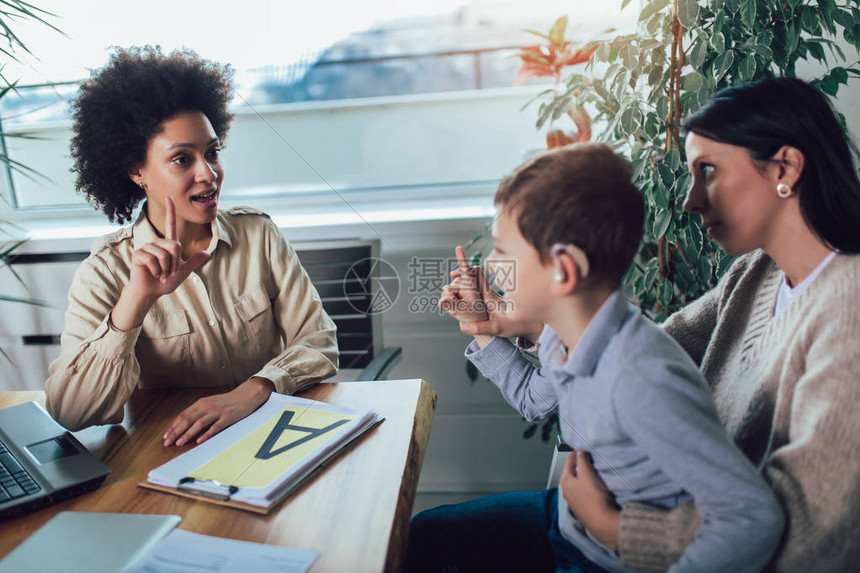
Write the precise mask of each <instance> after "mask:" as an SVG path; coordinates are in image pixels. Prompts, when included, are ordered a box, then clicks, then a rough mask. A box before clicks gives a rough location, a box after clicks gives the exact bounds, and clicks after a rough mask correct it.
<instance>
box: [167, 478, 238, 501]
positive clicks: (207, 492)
mask: <svg viewBox="0 0 860 573" xmlns="http://www.w3.org/2000/svg"><path fill="white" fill-rule="evenodd" d="M189 484H201V485H202V484H207V486H208V484H213V485H214V486H215V487H217V488H224V489H225V490H226V491H224V492H218V491H212V490H211V489H204V488H203V487H195V486H194V485H189ZM209 487H211V486H209ZM176 489H178V490H180V491H185V492H188V493H193V494H196V495H202V496H203V497H208V498H211V499H217V500H219V501H230V497H231V496H232V495H233V494H234V493H236V492H237V491H239V488H238V487H236V486H235V485H227V484H223V483H220V482H218V481H216V480H214V479H206V480H198V479H195V478H193V477H190V476H185V477H184V478H182V479H181V480H179V483H178V484H177V485H176Z"/></svg>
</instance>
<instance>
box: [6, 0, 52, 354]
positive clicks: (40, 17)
mask: <svg viewBox="0 0 860 573" xmlns="http://www.w3.org/2000/svg"><path fill="white" fill-rule="evenodd" d="M52 17H55V15H54V14H52V13H50V12H46V11H45V10H42V9H40V8H37V7H35V6H33V5H32V4H29V3H28V2H24V1H22V0H0V53H2V56H0V99H2V98H4V97H9V95H10V94H12V93H14V92H15V87H16V84H17V82H16V81H11V82H10V81H9V80H8V79H7V78H6V76H5V75H4V73H3V71H4V68H5V64H6V63H8V62H10V61H15V62H20V59H19V54H21V53H22V52H23V53H26V54H31V55H32V52H30V50H29V49H28V48H27V46H26V45H24V43H23V42H22V41H21V39H20V38H19V37H18V36H17V35H16V34H15V32H14V31H13V29H12V28H13V25H14V23H15V22H21V21H23V20H32V21H35V22H38V23H40V24H44V25H45V26H48V27H50V28H52V29H54V30H56V31H57V32H60V30H59V29H58V28H56V27H55V26H54V25H52V24H51V23H50V22H48V21H47V20H46V18H52ZM60 33H62V32H60ZM4 59H5V62H3V61H2V60H4ZM7 137H13V134H9V133H4V132H3V123H2V118H0V166H2V167H3V168H6V169H9V170H10V171H11V170H15V171H17V172H19V173H21V174H23V175H25V176H27V177H41V175H40V174H39V173H37V172H36V171H34V170H33V169H31V168H30V167H28V166H26V165H24V164H23V163H21V162H19V161H16V160H14V159H13V158H11V157H9V155H8V154H7V152H6V145H5V138H7ZM14 137H31V136H28V135H27V134H21V133H18V134H14ZM7 192H8V190H7V189H2V190H0V199H2V200H3V201H4V202H6V204H7V205H11V202H10V200H9V197H8V196H7ZM23 235H24V233H23V230H22V229H21V228H20V227H18V226H17V225H15V224H14V223H12V222H11V221H7V220H4V219H2V218H0V269H3V268H6V269H7V270H8V271H9V272H11V273H12V275H13V276H14V277H15V278H16V279H18V280H19V281H20V280H21V279H20V277H18V275H17V274H16V273H15V270H14V269H13V268H12V267H11V266H9V263H10V261H11V260H12V259H13V258H14V256H15V250H16V249H17V248H18V247H20V246H21V245H22V244H23V243H25V242H26V240H27V239H26V238H25V237H24V236H23ZM0 301H8V302H21V303H27V304H42V303H41V302H40V301H37V300H34V299H31V298H24V297H19V296H13V295H7V294H4V293H2V292H0ZM0 354H2V355H3V356H4V357H7V358H8V356H6V353H5V352H4V351H3V349H0Z"/></svg>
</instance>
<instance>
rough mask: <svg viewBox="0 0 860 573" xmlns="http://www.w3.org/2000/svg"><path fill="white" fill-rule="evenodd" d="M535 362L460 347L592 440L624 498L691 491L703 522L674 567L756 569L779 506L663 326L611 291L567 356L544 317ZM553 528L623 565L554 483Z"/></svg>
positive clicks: (571, 440) (672, 499) (670, 502)
mask: <svg viewBox="0 0 860 573" xmlns="http://www.w3.org/2000/svg"><path fill="white" fill-rule="evenodd" d="M538 342H539V350H538V357H539V358H540V362H541V365H542V366H541V367H540V368H536V367H535V366H533V365H532V364H531V363H530V362H529V361H528V360H526V359H525V358H524V357H523V356H522V354H521V353H520V352H519V351H518V350H517V348H516V347H515V346H514V345H513V344H511V342H509V341H508V340H505V339H502V338H494V339H493V340H492V341H491V342H490V344H488V345H487V346H486V347H484V348H483V349H479V347H478V345H477V343H475V342H472V344H470V345H469V347H468V348H467V349H466V357H467V358H468V359H469V360H471V361H472V363H474V364H475V366H476V367H477V368H478V369H479V370H480V371H481V373H482V374H484V376H486V377H487V378H489V379H490V380H491V381H493V383H495V384H496V385H497V386H498V387H499V389H500V390H501V391H502V394H503V395H504V396H505V399H506V400H507V401H508V402H509V403H510V404H511V405H512V406H514V407H515V408H516V409H517V410H519V412H520V413H521V414H522V415H523V416H524V417H526V418H527V419H528V420H537V419H540V418H543V417H544V416H546V415H547V414H549V413H550V412H551V411H552V410H553V409H555V408H557V409H558V414H559V423H560V426H561V433H562V437H563V438H564V441H565V442H567V443H568V444H570V445H571V446H572V447H573V448H574V449H576V450H579V451H584V452H588V453H590V454H591V456H592V459H593V461H594V467H595V469H596V470H597V471H598V473H599V474H600V477H601V478H602V479H603V481H604V482H606V485H607V486H608V487H609V489H610V490H611V491H612V493H613V494H614V495H615V498H616V501H617V503H618V504H619V505H623V504H624V503H626V502H628V501H638V502H647V503H650V504H654V505H659V506H662V507H665V508H671V507H675V506H676V505H678V504H680V503H682V502H685V501H687V500H689V499H691V498H692V499H695V501H696V505H697V507H698V509H699V511H700V512H701V513H702V514H703V516H704V522H703V523H702V525H701V527H700V528H699V530H698V532H697V535H696V540H695V541H694V542H693V544H692V545H690V547H689V548H688V549H687V551H686V552H685V553H684V554H683V556H682V557H681V559H680V560H679V561H678V562H677V563H675V564H674V565H673V566H672V568H671V569H670V571H672V572H675V573H677V572H680V571H735V572H751V573H752V572H755V571H760V570H761V569H762V568H763V567H764V566H765V565H766V564H767V562H768V560H769V559H770V556H771V555H772V553H773V551H774V550H775V549H776V546H777V544H778V542H779V539H780V536H781V533H782V528H783V512H782V508H781V507H780V505H779V503H778V502H777V500H776V498H775V497H774V496H773V493H772V492H771V491H770V489H769V488H768V486H767V485H766V484H765V482H764V480H763V479H762V477H761V476H760V475H759V474H758V472H757V471H756V469H755V468H754V467H753V466H752V464H751V463H750V462H749V460H747V458H746V457H745V456H744V455H743V454H742V453H741V451H740V450H738V449H737V447H735V445H734V443H733V442H732V441H731V439H730V438H729V437H728V435H727V434H726V433H725V431H724V430H723V427H722V425H721V424H720V420H719V418H718V416H717V412H716V410H715V408H714V405H713V402H712V400H711V394H710V392H709V391H708V388H707V386H706V383H705V381H704V379H703V378H702V376H701V374H700V373H699V370H698V368H697V367H696V365H695V363H693V361H692V360H691V359H690V357H689V356H688V355H687V354H686V352H684V350H683V349H682V348H681V347H680V346H679V345H678V343H677V342H675V340H674V339H672V338H671V337H670V336H669V335H668V334H666V333H665V332H663V330H662V329H660V328H659V327H658V326H656V325H655V324H653V323H652V322H651V321H649V320H648V319H647V318H645V317H644V316H642V314H641V313H640V312H639V310H638V309H637V308H636V307H634V306H632V305H630V304H629V303H628V302H627V300H626V299H625V298H624V294H623V292H622V291H620V290H618V291H616V292H615V293H613V294H612V295H611V296H610V297H609V299H607V301H606V302H605V303H604V304H603V306H601V308H600V310H599V311H598V312H597V314H595V316H594V317H593V318H592V320H591V322H590V323H589V325H588V327H587V328H586V330H585V332H584V333H583V335H582V338H581V339H580V341H579V343H578V344H577V345H576V347H575V348H574V349H573V352H572V353H571V354H570V358H569V359H567V360H566V359H565V357H566V356H567V349H566V348H565V347H564V344H563V343H562V341H561V339H559V338H558V336H557V335H556V333H555V332H554V331H553V330H552V329H551V328H550V327H548V326H547V327H545V328H544V330H543V333H542V334H541V336H540V339H539V341H538ZM559 529H560V531H561V533H562V535H564V537H565V539H567V540H568V541H569V542H570V543H572V544H573V545H575V546H576V547H577V548H579V549H580V551H582V552H583V554H585V556H586V557H587V558H588V559H590V560H591V561H592V562H594V563H595V564H597V565H599V566H601V567H604V568H606V569H608V570H610V571H613V572H615V571H618V572H624V571H627V569H625V568H623V567H622V566H621V563H620V560H619V558H618V556H617V555H616V554H615V553H613V552H611V551H609V550H608V549H607V548H606V547H604V546H603V545H601V544H600V543H599V542H597V541H596V540H595V539H594V538H592V537H591V536H590V535H589V534H588V532H587V531H586V530H585V528H584V527H583V526H582V525H581V524H580V523H579V521H577V520H576V518H575V517H574V516H573V514H572V513H571V512H570V511H569V510H568V507H567V503H566V502H565V501H564V499H563V498H562V496H561V495H559Z"/></svg>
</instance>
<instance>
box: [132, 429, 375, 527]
mask: <svg viewBox="0 0 860 573" xmlns="http://www.w3.org/2000/svg"><path fill="white" fill-rule="evenodd" d="M383 421H384V418H379V419H377V420H376V421H375V422H374V423H373V424H371V425H370V426H368V427H367V428H366V429H365V430H364V431H363V432H360V433H357V434H356V435H355V436H354V437H353V438H352V439H350V440H349V441H348V442H345V443H344V444H343V446H342V447H341V448H339V449H337V450H335V451H333V452H332V454H331V455H329V456H328V457H327V458H325V459H323V460H321V461H320V463H319V465H317V466H316V467H314V468H312V469H311V471H309V472H307V474H306V475H305V476H304V477H302V478H301V479H299V480H298V481H297V482H295V483H293V484H291V485H290V487H288V488H284V491H283V493H281V494H280V495H278V496H277V498H275V499H274V500H273V502H272V504H271V505H269V506H260V505H253V504H250V503H245V502H242V501H236V500H234V499H231V498H232V496H233V494H234V493H236V491H231V490H230V488H235V487H236V486H227V485H225V484H218V486H217V487H218V488H219V489H222V490H223V491H220V492H217V493H213V491H211V490H210V488H207V489H205V490H203V489H201V488H196V487H194V486H190V485H189V486H186V487H174V486H169V485H159V484H155V483H152V482H149V481H147V480H144V481H142V482H140V483H138V484H137V486H138V487H141V488H144V489H150V490H153V491H159V492H162V493H169V494H172V495H177V496H179V497H184V498H187V499H193V500H196V501H205V502H206V503H212V504H215V505H220V506H222V507H232V508H233V509H241V510H244V511H250V512H253V513H258V514H260V515H269V514H270V513H271V512H272V510H273V509H275V508H276V507H278V506H279V505H280V504H281V503H282V502H283V501H284V500H285V499H287V498H288V497H290V496H292V495H293V494H296V493H298V492H299V491H300V490H301V489H302V488H304V487H305V486H306V485H309V484H310V483H311V482H313V481H314V479H316V477H317V476H318V475H320V474H321V473H323V472H324V470H325V469H326V468H328V467H329V466H331V465H333V464H334V463H335V462H336V461H337V460H338V459H340V457H342V456H343V455H345V454H347V453H348V452H350V451H352V450H353V449H354V448H356V447H358V445H359V443H360V442H361V441H362V440H363V438H364V437H365V436H369V435H370V434H371V433H372V430H373V429H374V428H376V427H377V426H379V424H381V423H382V422H383ZM187 477H188V476H186V478H187ZM186 478H183V479H186ZM188 479H191V480H193V479H194V478H188ZM195 482H196V480H195ZM195 482H186V483H195ZM177 485H179V484H177ZM216 491H217V490H216Z"/></svg>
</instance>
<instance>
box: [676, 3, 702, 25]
mask: <svg viewBox="0 0 860 573" xmlns="http://www.w3.org/2000/svg"><path fill="white" fill-rule="evenodd" d="M678 20H679V21H680V22H681V25H682V26H684V28H687V29H688V30H689V29H690V28H693V27H694V26H695V25H696V24H697V23H698V21H699V2H698V0H679V1H678Z"/></svg>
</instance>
